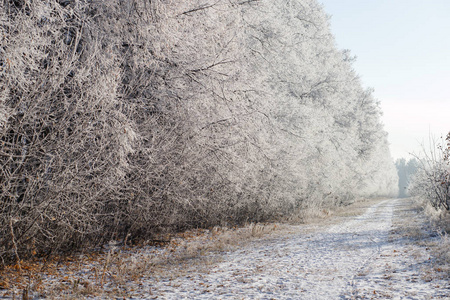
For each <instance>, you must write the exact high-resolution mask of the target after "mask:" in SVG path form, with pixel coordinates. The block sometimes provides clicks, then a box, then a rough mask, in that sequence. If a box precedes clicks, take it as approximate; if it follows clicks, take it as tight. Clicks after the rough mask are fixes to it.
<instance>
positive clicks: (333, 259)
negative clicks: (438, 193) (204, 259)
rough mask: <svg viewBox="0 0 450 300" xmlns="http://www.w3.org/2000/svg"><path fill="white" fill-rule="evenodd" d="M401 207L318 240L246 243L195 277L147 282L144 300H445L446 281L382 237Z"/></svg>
mask: <svg viewBox="0 0 450 300" xmlns="http://www.w3.org/2000/svg"><path fill="white" fill-rule="evenodd" d="M403 204H404V203H403V202H402V200H386V201H383V202H380V203H378V204H376V205H374V206H372V207H370V208H369V209H368V210H367V211H366V213H364V214H363V215H361V216H359V217H356V218H351V219H350V220H348V221H345V222H342V223H340V224H337V225H333V226H327V227H325V228H323V229H322V230H319V231H318V232H314V233H310V234H304V233H299V234H295V235H292V236H285V237H282V238H277V239H271V240H261V241H258V242H254V243H252V244H251V245H249V246H248V247H245V248H244V249H241V250H237V251H233V252H230V253H228V254H226V255H224V256H223V257H221V262H220V263H217V264H213V265H211V266H210V267H208V268H206V270H203V271H199V272H197V271H196V267H193V268H192V269H191V270H190V271H189V272H188V273H187V274H186V275H184V276H175V277H166V278H158V280H154V278H149V280H148V281H147V282H145V283H144V286H145V287H146V288H148V291H149V294H147V296H146V297H148V298H155V297H158V298H164V299H183V298H187V299H386V298H390V299H440V298H441V299H448V298H449V297H450V286H449V283H448V281H446V280H445V279H444V278H442V279H439V278H436V276H434V277H433V278H431V277H430V278H427V274H421V271H423V270H427V268H423V267H428V269H430V266H427V265H426V264H427V261H428V260H429V258H430V256H429V253H427V250H425V249H421V248H423V247H420V246H417V247H412V246H411V245H409V243H408V242H407V241H405V240H401V239H399V240H393V239H392V234H391V235H390V231H391V229H392V223H393V218H394V216H396V215H395V214H394V211H395V210H396V209H399V208H400V207H401V206H402V205H403ZM397 216H398V217H401V216H400V215H398V214H397ZM390 237H391V238H390ZM419 248H420V249H419ZM424 264H425V265H424ZM184 267H185V268H186V266H184ZM421 267H422V268H421ZM188 268H189V267H188ZM198 268H199V267H198ZM430 276H431V275H430ZM142 297H144V295H142Z"/></svg>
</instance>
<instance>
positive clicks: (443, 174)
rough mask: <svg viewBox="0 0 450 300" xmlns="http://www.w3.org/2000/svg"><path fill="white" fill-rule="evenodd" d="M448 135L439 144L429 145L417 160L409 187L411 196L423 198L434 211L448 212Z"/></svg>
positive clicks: (449, 166) (449, 135)
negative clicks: (415, 171)
mask: <svg viewBox="0 0 450 300" xmlns="http://www.w3.org/2000/svg"><path fill="white" fill-rule="evenodd" d="M449 154H450V133H449V134H448V135H447V137H446V139H445V140H444V139H442V141H441V143H440V144H437V143H436V142H435V141H433V142H432V143H431V149H430V151H429V153H428V152H426V151H424V157H423V158H421V159H419V171H418V172H417V173H416V175H415V176H414V178H413V182H412V184H411V187H410V192H411V194H412V195H414V196H417V197H420V198H423V200H425V201H427V202H428V203H429V204H430V205H431V206H432V207H434V208H435V209H436V210H445V211H450V160H449V157H450V156H449Z"/></svg>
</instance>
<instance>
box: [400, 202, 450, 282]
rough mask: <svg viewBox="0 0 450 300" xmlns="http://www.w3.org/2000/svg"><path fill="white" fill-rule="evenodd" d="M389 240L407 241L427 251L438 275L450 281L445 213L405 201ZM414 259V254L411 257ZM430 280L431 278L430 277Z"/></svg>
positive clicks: (449, 241)
mask: <svg viewBox="0 0 450 300" xmlns="http://www.w3.org/2000/svg"><path fill="white" fill-rule="evenodd" d="M396 213H397V214H400V215H403V217H401V218H394V224H393V225H394V228H395V229H394V230H393V231H392V235H391V239H398V238H402V237H406V238H408V240H409V241H411V242H412V243H414V244H416V245H419V246H421V248H424V249H426V250H430V253H431V255H432V261H433V268H434V271H435V272H436V274H437V275H435V276H444V277H446V278H450V237H449V235H448V226H449V219H448V213H446V212H438V211H436V210H435V209H433V208H431V206H430V205H429V204H428V203H423V202H421V201H417V199H415V200H414V199H404V200H402V205H401V206H400V207H398V209H397V210H396ZM413 255H414V253H413ZM429 276H431V275H429Z"/></svg>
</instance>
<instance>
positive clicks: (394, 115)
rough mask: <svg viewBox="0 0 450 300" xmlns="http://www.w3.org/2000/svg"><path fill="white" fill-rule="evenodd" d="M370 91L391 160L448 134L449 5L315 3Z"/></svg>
mask: <svg viewBox="0 0 450 300" xmlns="http://www.w3.org/2000/svg"><path fill="white" fill-rule="evenodd" d="M319 2H321V3H323V5H324V9H325V11H326V12H327V13H328V14H329V15H331V20H330V22H331V31H332V32H333V34H334V36H335V37H336V42H337V46H338V47H339V48H341V49H350V50H351V52H352V54H353V55H356V56H357V61H356V63H355V65H354V67H355V70H356V72H357V73H358V74H359V75H360V77H361V79H362V82H363V85H364V86H365V87H373V88H374V89H375V93H374V95H375V97H376V98H377V99H378V100H379V101H380V102H381V107H382V109H383V112H384V116H383V122H384V124H385V129H386V130H387V131H388V133H389V141H390V143H391V153H392V156H393V157H394V158H398V157H409V155H408V153H409V152H415V153H417V152H419V151H420V144H421V143H422V142H424V143H427V142H428V137H429V133H430V132H431V133H432V134H433V135H435V136H436V137H440V135H442V134H445V133H446V132H448V131H450V0H319Z"/></svg>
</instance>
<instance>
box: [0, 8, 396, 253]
mask: <svg viewBox="0 0 450 300" xmlns="http://www.w3.org/2000/svg"><path fill="white" fill-rule="evenodd" d="M2 4H3V5H2V6H0V36H1V40H0V66H1V70H0V85H1V89H0V140H1V142H2V148H1V153H0V171H1V177H0V199H1V206H0V233H1V234H0V244H1V246H0V256H1V257H2V258H3V259H5V260H9V259H11V258H14V257H16V258H18V257H19V256H26V255H29V254H30V253H32V249H34V248H35V249H37V250H39V251H41V252H42V253H44V252H46V251H53V250H51V249H56V250H70V249H73V248H76V247H81V246H83V245H84V246H89V245H96V244H98V243H102V242H104V241H106V240H109V239H111V238H124V237H126V236H130V239H131V240H133V239H142V238H151V237H152V236H154V234H155V233H158V232H161V231H173V230H180V229H183V228H187V227H192V226H210V225H216V224H221V223H242V222H246V221H262V220H270V219H273V218H278V217H281V216H288V215H290V214H293V213H297V212H299V211H301V210H302V209H304V208H306V207H320V206H322V205H335V204H340V203H345V202H348V201H353V199H356V198H358V197H366V196H378V195H387V194H392V193H395V186H396V174H395V168H394V166H393V163H392V161H391V159H390V155H389V149H388V144H387V140H386V133H385V132H384V131H383V128H382V125H381V123H380V113H381V112H380V109H379V107H378V104H377V102H376V101H375V100H374V99H373V97H372V96H371V91H370V90H365V89H364V88H362V87H361V83H360V81H359V80H358V77H357V75H356V74H355V72H354V71H353V69H352V64H351V63H352V58H351V57H350V55H349V53H348V51H340V50H338V49H336V46H335V42H334V39H333V36H332V35H331V33H330V30H329V24H328V17H327V16H326V14H325V13H324V12H323V10H322V7H321V5H320V4H319V3H318V2H317V1H315V0H282V1H268V0H260V1H237V0H236V1H235V0H231V1H212V0H187V1H181V2H180V1H175V0H169V1H159V0H156V1H150V2H149V1H140V0H132V1H122V0H111V1H90V0H80V1H71V0H68V1H53V0H45V1H37V0H28V1H8V0H5V1H2ZM33 247H34V248H33ZM56 250H55V251H56Z"/></svg>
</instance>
